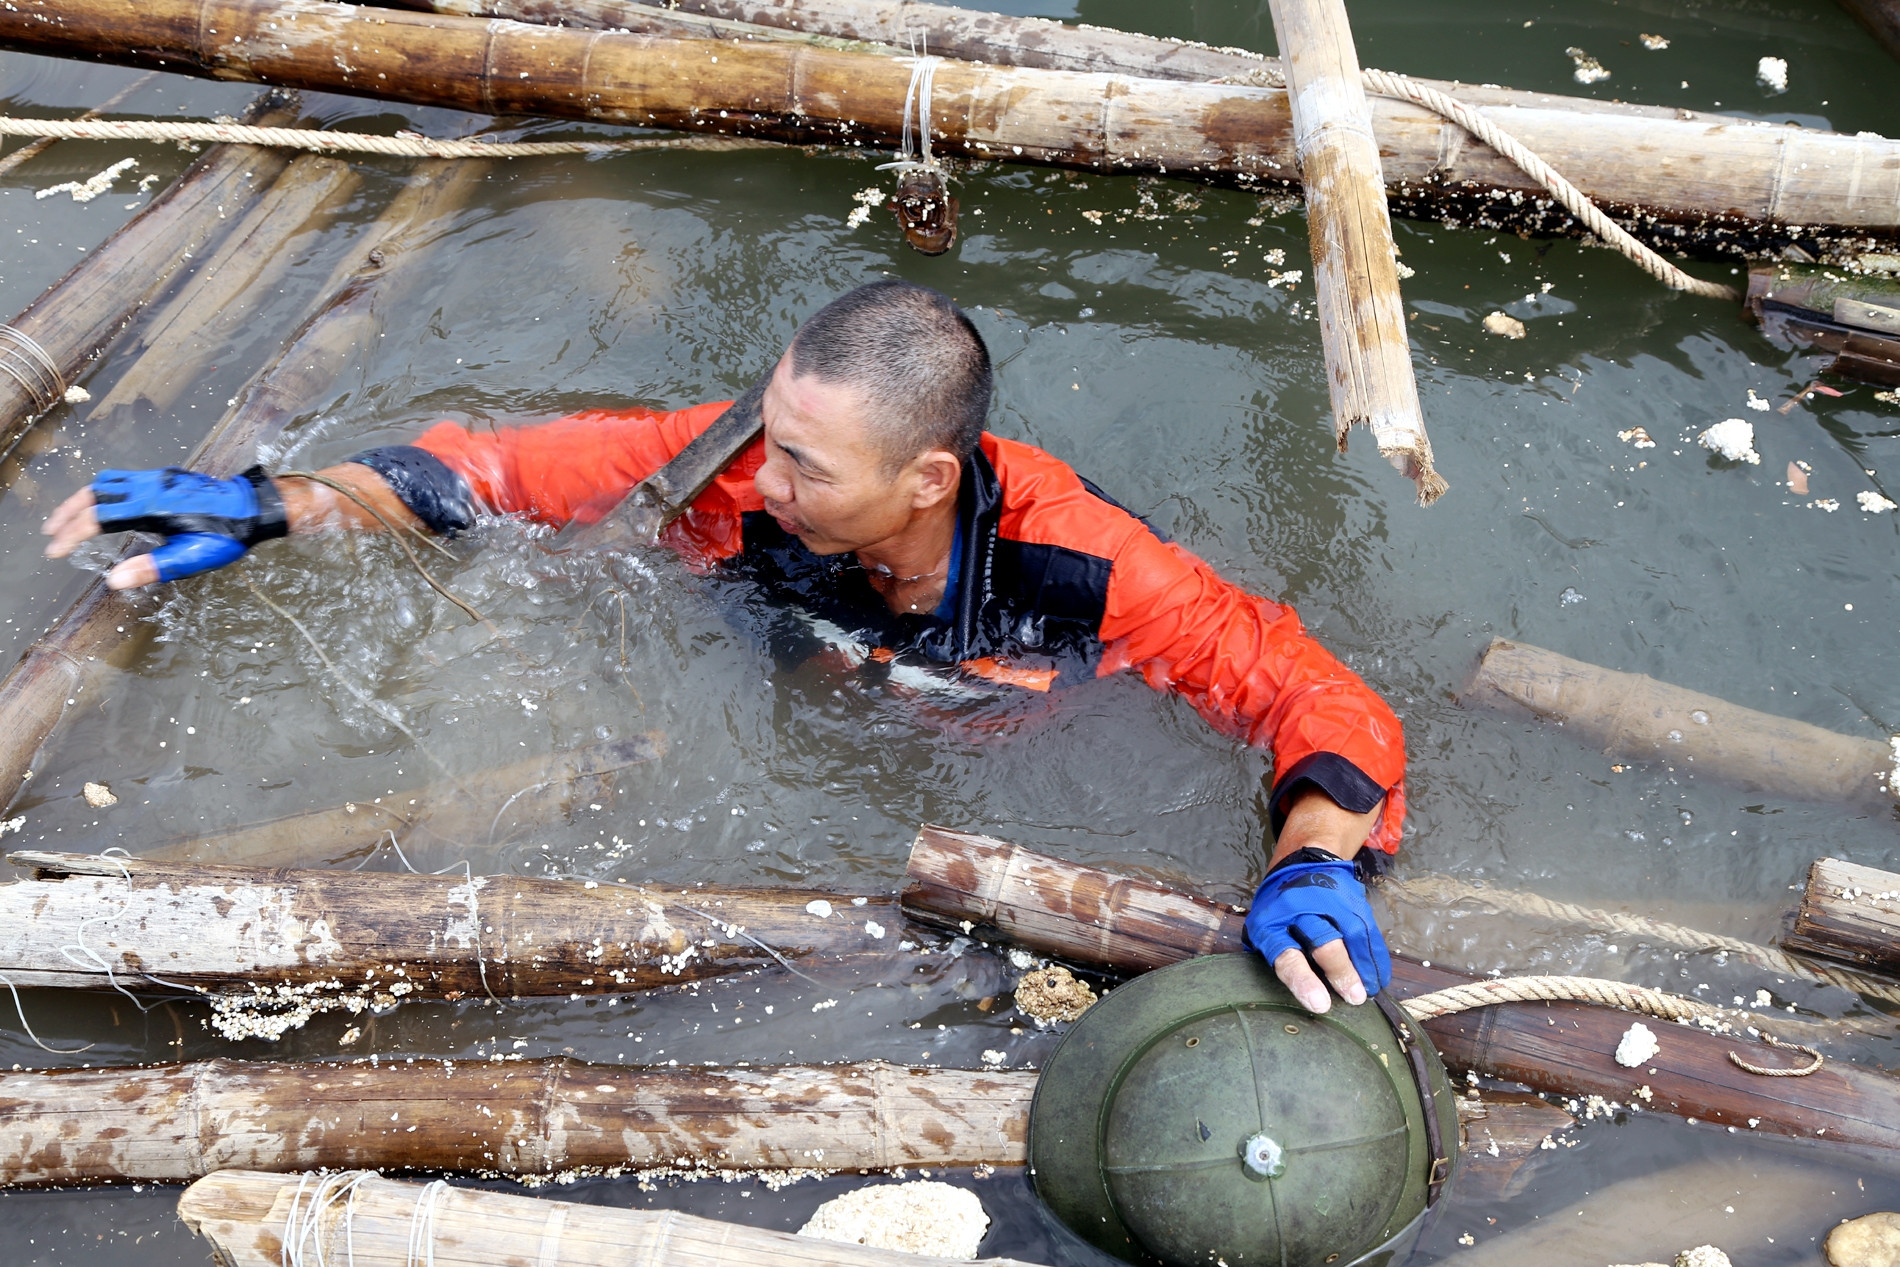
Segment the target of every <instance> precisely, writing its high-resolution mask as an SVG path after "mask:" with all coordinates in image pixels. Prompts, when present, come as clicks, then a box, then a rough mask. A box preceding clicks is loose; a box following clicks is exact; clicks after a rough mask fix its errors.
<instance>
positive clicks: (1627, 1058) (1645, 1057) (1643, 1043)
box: [1616, 1021, 1662, 1069]
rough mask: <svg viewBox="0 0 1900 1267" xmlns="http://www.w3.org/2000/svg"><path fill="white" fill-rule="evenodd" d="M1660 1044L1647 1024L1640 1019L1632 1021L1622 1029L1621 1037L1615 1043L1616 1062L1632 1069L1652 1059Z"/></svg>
mask: <svg viewBox="0 0 1900 1267" xmlns="http://www.w3.org/2000/svg"><path fill="white" fill-rule="evenodd" d="M1661 1050H1662V1045H1661V1044H1660V1043H1658V1042H1657V1041H1656V1035H1655V1034H1653V1033H1651V1032H1650V1029H1649V1026H1647V1025H1645V1024H1643V1023H1642V1022H1641V1021H1633V1022H1631V1023H1630V1027H1629V1028H1628V1029H1627V1030H1625V1031H1623V1038H1622V1040H1621V1041H1620V1042H1618V1043H1617V1044H1616V1063H1617V1064H1619V1065H1621V1066H1623V1067H1624V1068H1625V1069H1634V1068H1636V1066H1638V1065H1640V1064H1644V1063H1645V1062H1647V1061H1650V1060H1654V1059H1655V1058H1656V1053H1657V1052H1659V1051H1661Z"/></svg>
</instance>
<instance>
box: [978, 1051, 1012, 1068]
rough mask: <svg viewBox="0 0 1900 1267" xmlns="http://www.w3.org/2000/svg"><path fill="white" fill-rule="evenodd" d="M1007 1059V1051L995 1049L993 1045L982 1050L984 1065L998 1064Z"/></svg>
mask: <svg viewBox="0 0 1900 1267" xmlns="http://www.w3.org/2000/svg"><path fill="white" fill-rule="evenodd" d="M1008 1059H1009V1053H1008V1052H1004V1051H997V1050H996V1049H995V1048H994V1047H986V1048H984V1050H983V1063H984V1064H986V1065H1000V1064H1002V1063H1003V1062H1004V1061H1005V1060H1008Z"/></svg>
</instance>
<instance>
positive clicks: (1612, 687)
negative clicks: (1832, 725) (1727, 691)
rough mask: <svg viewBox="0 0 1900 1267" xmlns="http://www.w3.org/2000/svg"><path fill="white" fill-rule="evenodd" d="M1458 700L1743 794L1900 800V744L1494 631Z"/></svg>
mask: <svg viewBox="0 0 1900 1267" xmlns="http://www.w3.org/2000/svg"><path fill="white" fill-rule="evenodd" d="M1459 701H1460V702H1461V703H1464V704H1469V705H1477V706H1480V707H1484V708H1494V709H1502V710H1505V711H1507V712H1511V713H1517V714H1520V715H1521V714H1522V713H1525V712H1528V713H1530V715H1532V716H1534V717H1537V718H1540V719H1542V720H1544V721H1553V722H1557V723H1558V724H1560V725H1562V726H1563V727H1564V729H1565V730H1566V732H1568V733H1569V734H1570V735H1571V736H1573V737H1574V738H1576V739H1578V740H1580V741H1581V742H1583V743H1586V744H1588V745H1590V746H1591V747H1593V748H1599V749H1601V750H1602V752H1603V754H1604V755H1605V756H1608V757H1612V758H1615V759H1617V760H1627V761H1662V762H1666V763H1668V765H1669V767H1670V768H1671V769H1680V770H1682V771H1684V772H1686V773H1691V774H1699V775H1706V776H1707V777H1709V778H1713V779H1720V780H1722V781H1723V782H1725V783H1733V784H1735V785H1736V786H1738V787H1742V788H1746V789H1748V790H1750V791H1757V792H1768V793H1772V794H1774V795H1777V796H1789V797H1796V798H1799V799H1802V800H1842V801H1870V800H1871V801H1878V802H1882V803H1890V802H1891V801H1892V800H1893V799H1894V798H1896V797H1900V747H1896V746H1895V745H1893V744H1890V743H1888V742H1886V741H1883V740H1879V739H1862V738H1859V737H1857V736H1854V735H1843V734H1839V733H1837V732H1835V731H1832V730H1823V729H1822V728H1821V727H1819V726H1811V725H1809V724H1808V723H1807V722H1800V721H1793V720H1790V719H1788V718H1786V717H1776V716H1774V715H1773V714H1770V713H1758V712H1756V711H1755V710H1754V709H1752V708H1741V707H1738V706H1737V705H1734V704H1730V703H1728V702H1727V701H1725V700H1719V699H1716V698H1715V697H1714V696H1712V695H1704V694H1702V693H1700V692H1698V691H1691V690H1687V689H1685V688H1683V687H1680V686H1671V685H1670V684H1669V683H1667V682H1658V681H1657V680H1656V679H1655V678H1652V677H1646V676H1644V675H1643V674H1640V673H1619V672H1617V671H1615V670H1614V669H1605V668H1599V667H1598V666H1596V665H1594V664H1585V663H1584V662H1583V661H1581V660H1572V659H1570V658H1569V657H1568V656H1563V655H1559V654H1557V653H1556V652H1554V651H1546V650H1544V649H1543V648H1542V647H1533V646H1530V645H1529V644H1527V643H1521V642H1509V641H1506V640H1505V639H1503V638H1494V639H1492V640H1491V645H1490V646H1489V647H1487V648H1485V650H1484V654H1483V655H1482V657H1481V658H1480V659H1479V661H1478V667H1477V671H1476V673H1475V674H1474V675H1473V676H1472V679H1471V684H1470V685H1469V686H1467V687H1466V688H1465V691H1464V693H1463V694H1462V695H1461V696H1460V697H1459Z"/></svg>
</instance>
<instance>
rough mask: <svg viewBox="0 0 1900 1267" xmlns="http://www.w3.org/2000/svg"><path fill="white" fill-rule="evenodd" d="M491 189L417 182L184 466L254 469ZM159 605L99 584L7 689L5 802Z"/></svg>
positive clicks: (464, 171)
mask: <svg viewBox="0 0 1900 1267" xmlns="http://www.w3.org/2000/svg"><path fill="white" fill-rule="evenodd" d="M0 12H6V13H7V15H8V16H12V13H11V11H5V10H0ZM483 179H484V169H483V165H482V164H479V163H469V162H460V163H457V162H453V161H450V160H447V159H431V160H428V161H425V162H423V163H419V164H417V167H416V174H415V175H414V176H413V177H412V178H411V179H410V181H409V183H408V184H407V185H406V186H405V187H404V188H403V190H402V191H401V192H400V193H399V194H397V196H396V198H395V200H394V201H392V202H391V203H390V206H389V208H388V209H387V210H386V211H385V212H384V213H383V215H382V216H381V218H380V219H379V220H378V221H377V223H376V225H375V226H373V227H372V229H371V231H370V232H369V233H368V234H366V235H365V237H364V241H363V246H362V249H360V250H358V251H355V252H353V253H352V254H351V256H350V258H349V259H348V260H346V261H344V262H343V263H342V264H339V265H338V266H337V268H336V270H335V271H334V272H333V274H332V275H331V278H330V280H329V283H328V284H327V285H326V286H325V287H324V289H323V290H322V292H321V293H322V294H325V295H327V296H329V298H328V301H327V302H326V303H325V304H324V306H323V307H322V308H321V309H320V310H319V311H318V312H317V313H316V314H315V315H314V316H312V317H311V318H310V319H309V320H308V321H306V322H305V323H304V324H303V326H302V327H301V328H300V329H299V330H298V332H297V333H296V335H295V336H294V337H293V338H292V339H291V340H290V342H289V344H288V346H286V347H285V348H284V350H283V351H282V352H281V353H280V354H279V355H278V356H277V358H276V359H275V360H274V361H273V362H272V363H271V364H270V365H269V366H268V367H267V368H266V369H264V370H263V371H262V372H261V373H260V374H259V375H258V377H256V378H254V379H252V380H251V382H250V384H249V385H248V386H246V387H245V388H244V390H243V391H242V392H241V393H239V395H238V398H237V404H236V405H234V406H233V407H232V408H231V410H230V411H229V412H227V413H226V414H225V415H224V417H223V418H222V419H220V420H219V422H218V423H217V425H216V426H214V427H213V428H212V429H211V431H210V434H208V435H207V436H206V437H205V439H204V440H203V442H202V443H200V444H199V445H198V447H197V448H196V449H194V450H192V453H191V456H190V457H188V458H187V459H186V463H185V464H186V465H187V466H190V467H191V468H193V469H194V470H200V471H205V472H208V473H210V474H212V475H224V476H228V475H234V474H236V473H237V472H238V471H240V470H242V469H243V468H244V467H245V466H246V465H248V464H249V463H250V461H251V460H252V456H253V454H254V453H255V452H256V449H257V445H258V444H259V443H260V442H262V441H264V440H267V439H270V438H271V437H273V436H275V435H277V434H278V433H280V432H281V431H282V430H283V428H284V427H285V426H286V425H288V424H289V423H290V422H291V420H292V419H294V418H296V417H297V416H299V415H300V414H302V413H303V412H304V411H306V410H307V409H309V408H310V407H311V403H312V402H313V401H316V400H320V399H322V398H323V395H324V393H326V392H327V391H329V390H330V389H331V388H332V387H333V386H334V384H335V381H336V379H337V376H338V375H339V374H340V373H342V371H343V370H344V369H346V368H347V367H348V366H350V365H351V364H353V363H355V361H356V359H357V357H358V356H359V355H360V349H361V348H362V347H363V346H365V345H367V344H370V343H373V342H374V341H375V338H376V331H377V327H378V326H379V325H380V324H381V322H382V314H383V312H385V311H386V310H387V299H388V296H389V293H390V292H391V291H392V290H394V289H395V288H396V286H397V285H398V284H399V283H406V282H407V281H408V280H410V279H412V278H413V277H414V275H415V272H416V261H417V259H418V257H419V256H420V257H424V258H426V253H425V252H423V251H422V249H421V248H423V247H425V246H426V245H427V244H428V242H429V240H430V238H431V236H432V235H434V234H435V233H438V232H440V229H441V221H442V220H443V219H444V218H445V217H447V216H449V215H452V214H453V213H454V211H455V209H456V208H458V207H459V206H460V205H461V204H462V202H463V201H465V200H466V199H467V197H468V196H469V194H470V193H472V192H473V190H474V188H475V186H476V185H477V184H479V183H480V182H481V181H482V180H483ZM135 549H136V543H134V544H129V545H128V546H127V547H126V552H125V553H126V554H129V553H132V552H134V551H135ZM121 557H125V555H123V554H122V555H121ZM148 601H149V600H147V599H141V598H139V597H137V596H136V595H135V594H132V593H129V592H127V593H121V592H115V591H113V590H109V589H107V588H106V587H105V581H104V580H103V578H102V579H99V580H95V581H94V582H93V583H92V584H91V585H90V586H88V587H87V589H86V590H85V592H84V593H82V594H81V595H80V596H79V598H78V599H77V600H76V601H75V602H74V603H73V605H72V607H70V608H69V609H67V612H66V614H65V615H64V616H63V617H62V618H61V619H60V620H59V622H58V623H57V624H55V625H54V626H53V627H52V628H51V629H50V630H48V631H47V632H46V633H45V634H43V635H41V636H40V638H39V639H38V640H37V641H35V642H34V643H33V645H32V646H30V647H28V648H27V649H26V654H25V655H23V656H22V657H21V658H20V661H19V663H18V664H16V665H14V666H13V668H12V669H11V670H10V671H9V672H8V673H7V676H6V678H5V679H4V680H0V803H4V802H8V801H11V800H12V799H13V797H14V796H15V795H17V794H18V792H19V790H20V787H21V785H22V784H23V783H25V781H26V780H27V779H28V778H30V777H31V767H32V764H33V760H34V758H35V757H36V756H37V755H38V754H39V751H40V747H41V745H42V744H44V743H45V742H46V737H47V736H48V735H50V734H51V733H52V732H53V730H54V728H55V727H57V726H58V725H59V723H60V720H61V718H63V717H64V716H65V714H66V710H67V709H68V708H69V707H74V706H75V705H76V701H77V700H78V699H79V697H80V696H81V695H82V694H83V693H84V692H85V691H86V689H87V688H88V687H89V686H90V685H92V683H93V681H94V675H95V673H97V672H98V670H99V669H100V668H101V667H102V666H103V662H105V661H107V659H108V657H111V656H114V655H115V654H124V653H126V652H128V651H130V650H131V646H128V644H133V645H136V639H137V638H138V637H140V636H141V635H142V634H143V633H144V632H145V630H146V628H147V626H145V625H144V624H143V622H142V621H141V620H140V616H141V614H142V612H143V609H144V605H145V604H146V603H147V602H148Z"/></svg>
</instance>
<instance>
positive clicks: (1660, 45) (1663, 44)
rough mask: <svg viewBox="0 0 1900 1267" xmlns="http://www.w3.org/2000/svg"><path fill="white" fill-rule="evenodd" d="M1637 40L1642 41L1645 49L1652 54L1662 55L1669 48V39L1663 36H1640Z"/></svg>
mask: <svg viewBox="0 0 1900 1267" xmlns="http://www.w3.org/2000/svg"><path fill="white" fill-rule="evenodd" d="M1637 38H1638V39H1640V40H1642V41H1643V47H1644V48H1646V49H1648V50H1649V51H1650V52H1652V53H1660V52H1662V51H1663V50H1664V49H1665V48H1668V47H1669V41H1668V39H1666V38H1665V37H1663V36H1661V35H1640V36H1638V37H1637Z"/></svg>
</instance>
